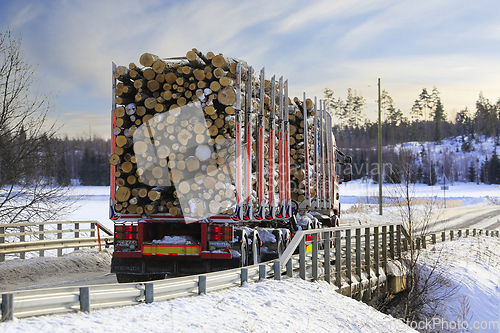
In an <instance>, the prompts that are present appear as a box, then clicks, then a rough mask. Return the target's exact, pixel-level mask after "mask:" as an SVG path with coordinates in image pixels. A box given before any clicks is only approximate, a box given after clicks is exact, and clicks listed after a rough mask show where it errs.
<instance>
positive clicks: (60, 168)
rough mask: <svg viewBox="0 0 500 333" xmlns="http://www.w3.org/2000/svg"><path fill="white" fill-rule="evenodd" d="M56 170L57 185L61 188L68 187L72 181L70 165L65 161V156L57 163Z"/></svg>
mask: <svg viewBox="0 0 500 333" xmlns="http://www.w3.org/2000/svg"><path fill="white" fill-rule="evenodd" d="M56 169H57V172H56V180H57V184H58V185H59V186H68V185H69V183H70V181H71V177H70V172H69V167H68V164H67V163H66V160H65V159H64V156H63V155H61V158H60V159H59V161H58V162H57V168H56Z"/></svg>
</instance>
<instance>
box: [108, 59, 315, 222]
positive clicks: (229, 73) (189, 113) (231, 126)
mask: <svg viewBox="0 0 500 333" xmlns="http://www.w3.org/2000/svg"><path fill="white" fill-rule="evenodd" d="M139 62H140V64H141V65H142V66H143V67H139V66H137V65H135V64H134V63H131V64H129V66H128V67H125V66H118V67H117V68H116V70H115V73H114V76H115V78H116V79H117V80H118V82H117V84H116V89H115V96H116V98H115V102H116V104H117V107H116V109H115V112H114V123H113V126H114V128H113V134H114V142H115V146H114V151H113V154H112V156H111V158H110V163H111V164H112V165H114V166H115V185H116V191H115V196H114V202H113V203H114V208H115V211H116V212H117V213H119V214H140V215H142V214H147V215H150V214H156V213H160V214H161V213H168V214H170V215H172V216H179V215H184V216H191V217H193V218H195V219H200V218H205V217H208V216H210V215H216V214H229V215H232V214H233V213H234V208H235V206H236V202H235V200H236V198H235V196H236V193H235V176H234V173H235V139H236V138H235V133H236V132H235V118H234V116H235V105H236V85H235V82H236V63H237V61H236V60H235V59H232V58H226V57H224V56H223V55H221V54H219V55H215V54H214V53H212V52H208V53H207V54H206V55H205V54H203V53H201V52H199V51H198V50H196V49H193V50H191V51H189V52H187V54H186V57H182V58H177V59H175V60H170V61H168V60H163V59H160V58H159V57H158V56H156V55H153V54H150V53H145V54H143V55H142V56H141V57H140V61H139ZM239 62H240V64H242V66H241V71H242V98H241V100H242V103H243V107H244V103H245V101H246V96H245V89H244V88H245V87H246V82H245V81H246V78H247V77H248V75H249V69H248V66H247V65H246V63H244V62H241V61H239ZM251 75H252V74H251ZM252 81H253V83H254V84H253V92H254V94H253V96H252V109H253V113H252V123H253V129H254V130H253V133H254V139H256V135H257V133H258V132H257V118H258V117H257V114H258V107H259V103H260V96H259V90H260V89H259V80H258V79H257V78H254V79H253V80H252ZM265 88H266V89H265V92H266V99H265V109H266V114H267V116H269V110H270V101H269V97H268V96H270V94H269V91H270V84H269V81H266V85H265ZM288 104H289V106H288V110H289V120H290V149H291V158H292V160H291V166H292V173H291V181H292V186H291V188H292V198H293V199H294V200H299V201H301V199H302V200H303V196H304V187H305V186H304V171H303V165H304V164H303V163H304V140H303V138H304V124H303V116H302V110H303V109H302V108H301V102H299V101H298V100H297V99H296V101H295V104H290V102H289V103H288ZM276 105H279V103H278V101H277V102H276ZM311 105H312V103H311V102H310V100H307V102H306V107H307V108H308V110H309V111H311V112H312V107H311ZM276 111H277V112H278V110H276ZM308 113H309V112H308ZM276 116H277V115H276ZM268 124H269V122H268V121H266V126H268ZM266 133H269V131H268V129H266ZM242 138H243V137H242ZM268 139H269V138H268V137H267V138H265V141H264V143H265V144H266V145H267V146H268V142H269V141H268ZM254 142H256V141H254ZM266 149H267V154H268V150H269V147H267V148H266ZM276 149H277V147H276ZM253 151H254V156H255V154H256V153H257V149H256V145H255V144H253ZM267 154H266V155H267ZM275 156H277V158H279V157H278V154H275ZM275 165H276V164H275ZM256 168H257V165H256V164H255V158H254V159H253V167H252V169H253V170H256ZM266 177H267V176H266ZM252 181H253V186H254V193H252V195H254V196H255V191H256V190H257V186H258V185H257V182H256V178H255V175H252ZM266 192H267V194H266V195H269V193H268V192H269V188H268V187H266Z"/></svg>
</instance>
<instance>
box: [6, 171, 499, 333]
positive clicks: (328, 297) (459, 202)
mask: <svg viewBox="0 0 500 333" xmlns="http://www.w3.org/2000/svg"><path fill="white" fill-rule="evenodd" d="M449 188H450V190H449V191H447V193H446V197H447V199H448V204H449V205H448V208H447V209H445V208H444V206H440V207H438V209H437V211H438V213H439V214H438V215H439V217H440V218H441V219H444V220H446V219H450V218H453V217H454V216H457V215H459V216H461V217H462V218H463V219H468V218H469V217H468V215H467V214H470V215H471V216H478V215H480V214H481V213H484V212H492V214H495V212H496V209H500V206H497V205H498V202H499V200H498V197H500V188H499V187H498V186H492V185H476V184H453V185H450V187H449ZM340 191H341V193H342V194H341V201H342V207H343V220H351V221H355V222H356V223H358V222H362V223H371V222H374V221H375V222H384V221H395V220H397V218H398V214H396V213H395V212H394V208H393V207H384V215H383V217H380V216H379V215H378V208H377V206H376V203H377V201H376V198H373V197H372V198H367V197H371V196H376V195H377V194H378V186H377V185H376V184H366V183H362V182H361V181H354V182H351V183H347V184H343V185H341V188H340ZM390 191H391V188H390V187H387V186H385V187H384V193H385V195H389V194H388V193H389V192H390ZM75 194H76V195H81V196H82V199H81V201H80V203H81V205H80V208H79V209H78V210H77V211H76V212H74V213H72V214H70V215H68V216H66V217H65V218H64V219H66V220H75V221H77V220H93V219H95V220H98V221H99V222H101V223H102V224H104V225H105V226H107V227H108V228H112V222H111V221H109V220H108V214H109V212H108V209H109V208H108V195H109V188H108V187H76V188H75ZM416 196H417V197H421V198H425V197H438V198H442V197H443V192H442V191H440V186H434V187H429V186H425V185H419V186H417V187H416ZM450 198H452V199H450ZM363 201H365V202H366V201H368V202H370V203H373V204H375V205H373V206H371V205H367V204H365V203H363V204H360V202H363ZM355 206H359V207H361V208H359V210H360V211H356V208H357V207H355ZM450 206H452V208H450ZM453 206H454V207H453ZM489 220H491V223H490V222H489ZM489 220H484V221H478V223H479V225H482V226H484V227H488V226H495V225H496V221H497V220H498V218H497V217H496V216H495V217H489ZM457 221H462V220H457ZM460 223H462V222H460ZM481 223H482V224H481ZM441 246H443V252H442V253H448V256H447V258H448V259H446V260H442V263H440V264H442V265H446V268H447V269H448V270H449V272H450V286H452V285H454V284H458V285H459V286H460V289H459V293H457V295H456V297H454V298H453V299H450V301H449V304H448V307H447V308H446V310H445V311H444V313H443V314H441V316H442V317H439V318H440V319H441V323H442V324H445V323H448V325H450V323H451V325H454V324H455V325H456V324H457V323H459V321H458V319H460V318H466V319H467V320H468V321H467V323H468V325H469V326H468V327H469V328H474V325H479V327H480V330H479V331H480V332H493V330H489V329H488V328H489V327H491V325H492V321H495V320H498V313H499V307H498V293H499V288H498V282H499V281H498V276H500V259H498V258H497V255H496V254H498V253H499V252H500V241H498V240H493V239H486V238H475V239H460V240H457V241H454V242H452V243H445V244H443V245H439V246H436V248H435V251H431V250H429V251H428V260H429V262H434V261H435V257H433V255H435V254H436V253H438V252H439V251H436V250H437V249H439V248H440V247H441ZM106 256H107V257H106ZM100 257H102V258H100ZM89 258H91V259H93V260H94V261H96V262H98V263H96V265H95V267H96V270H99V269H102V267H101V266H102V265H101V264H100V263H99V262H100V261H102V262H105V263H106V260H109V254H106V253H104V254H101V255H98V254H97V253H95V252H93V251H91V250H89V251H83V252H80V253H76V254H74V255H66V256H65V257H63V258H39V259H36V258H35V259H31V260H29V261H28V260H27V261H24V262H23V261H20V260H12V261H9V262H6V263H0V273H1V272H2V269H3V272H10V273H9V274H11V275H9V276H8V277H7V280H8V281H10V282H9V283H11V284H14V283H16V282H17V280H22V279H23V278H24V279H33V283H49V282H50V279H51V275H52V276H53V277H55V276H54V273H52V271H54V270H55V271H63V272H67V271H68V270H70V268H68V267H73V268H72V269H74V271H79V272H81V270H82V269H84V270H92V269H93V268H91V267H90V265H89V264H88V263H87V260H88V259H89ZM96 258H97V259H99V258H100V259H99V260H96ZM58 261H59V263H58ZM62 261H64V262H62ZM28 263H30V264H29V265H27V264H28ZM68 265H69V266H68ZM23 266H29V267H23ZM58 267H59V268H58ZM41 272H45V274H42V273H41ZM68 278H71V277H70V275H69V274H68ZM16 279H17V280H16ZM36 280H38V281H36ZM4 283H5V281H0V284H2V285H3V284H4ZM2 290H5V289H0V292H1V291H2ZM465 301H467V302H468V304H469V305H470V308H469V310H468V311H466V313H464V311H463V304H464V302H465ZM457 309H458V310H457ZM460 309H462V310H460ZM459 315H462V317H459ZM148 322H154V325H153V326H149V325H148V326H145V325H147V323H148ZM462 322H463V321H462ZM476 323H477V324H476ZM410 324H413V325H418V324H421V323H410ZM462 325H463V324H462ZM481 325H483V326H481ZM484 325H487V326H488V325H489V327H486V329H482V328H484V327H485V326H484ZM145 327H147V329H148V331H151V332H170V331H176V332H192V331H196V332H216V331H217V332H219V331H220V332H234V331H237V332H238V331H239V332H264V331H268V332H406V331H412V330H411V329H410V328H409V327H408V326H405V325H403V324H401V323H400V322H399V321H395V320H394V319H391V317H388V316H385V315H383V314H380V313H378V312H376V311H375V310H373V309H372V308H370V307H368V306H366V305H365V304H363V303H360V302H357V301H355V300H352V299H349V298H345V297H343V296H341V295H338V294H337V293H335V292H334V291H333V290H331V289H330V288H329V286H328V285H327V284H325V283H322V282H320V283H307V282H303V281H300V280H297V279H294V280H293V281H290V280H288V281H287V280H284V281H281V282H275V281H266V282H260V283H254V284H249V285H247V286H245V287H243V288H236V289H231V290H227V291H223V292H217V293H211V294H209V295H204V296H200V297H193V298H185V299H178V300H173V301H170V302H159V303H154V304H150V305H139V306H135V307H123V308H117V309H108V310H103V311H96V312H93V313H91V314H82V313H78V314H71V315H61V316H48V317H37V318H28V319H23V320H15V321H13V322H7V323H1V324H0V332H28V331H51V332H68V331H74V332H95V331H105V332H124V331H125V332H127V331H133V330H144V328H145Z"/></svg>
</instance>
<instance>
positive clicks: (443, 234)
mask: <svg viewBox="0 0 500 333" xmlns="http://www.w3.org/2000/svg"><path fill="white" fill-rule="evenodd" d="M441 242H446V232H445V231H443V232H442V233H441Z"/></svg>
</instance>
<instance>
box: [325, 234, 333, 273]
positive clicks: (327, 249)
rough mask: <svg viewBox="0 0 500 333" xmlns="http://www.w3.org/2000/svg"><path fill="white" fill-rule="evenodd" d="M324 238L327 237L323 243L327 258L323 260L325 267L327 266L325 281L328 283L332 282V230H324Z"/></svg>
mask: <svg viewBox="0 0 500 333" xmlns="http://www.w3.org/2000/svg"><path fill="white" fill-rule="evenodd" d="M323 235H324V236H323V238H324V239H325V243H324V245H323V248H324V249H325V251H324V253H325V260H324V261H323V267H324V268H325V281H326V282H328V283H331V281H330V273H331V268H330V254H331V251H332V249H331V242H330V231H328V232H324V233H323Z"/></svg>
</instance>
